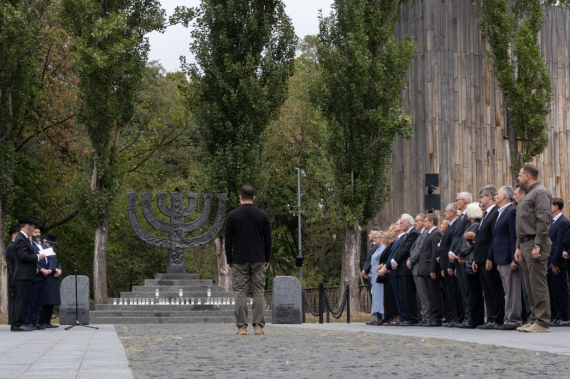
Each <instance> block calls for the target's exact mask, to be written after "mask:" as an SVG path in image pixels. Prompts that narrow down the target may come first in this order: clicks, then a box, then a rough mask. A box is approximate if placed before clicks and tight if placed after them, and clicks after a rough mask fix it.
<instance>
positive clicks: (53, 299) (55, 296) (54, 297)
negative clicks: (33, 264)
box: [39, 233, 62, 328]
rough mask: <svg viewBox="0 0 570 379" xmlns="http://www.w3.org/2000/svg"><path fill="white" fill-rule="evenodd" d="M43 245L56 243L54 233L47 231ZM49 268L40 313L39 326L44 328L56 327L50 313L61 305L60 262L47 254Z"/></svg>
mask: <svg viewBox="0 0 570 379" xmlns="http://www.w3.org/2000/svg"><path fill="white" fill-rule="evenodd" d="M44 243H45V245H46V246H47V247H48V248H50V247H53V245H57V241H56V235H55V234H54V233H48V234H47V235H46V238H45V239H44ZM48 264H49V270H51V273H50V274H49V275H48V276H46V287H47V288H46V292H45V295H44V301H43V305H42V311H41V313H40V322H39V324H40V325H41V326H44V327H45V328H57V327H58V326H59V325H52V324H51V315H52V314H53V307H54V306H56V305H61V297H60V294H59V277H60V276H61V273H62V271H61V263H60V262H59V260H58V259H57V257H56V256H55V255H51V256H48Z"/></svg>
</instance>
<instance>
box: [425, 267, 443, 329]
mask: <svg viewBox="0 0 570 379" xmlns="http://www.w3.org/2000/svg"><path fill="white" fill-rule="evenodd" d="M421 278H422V279H423V281H424V283H425V284H424V285H425V287H426V288H427V294H428V303H429V316H430V320H431V321H436V322H441V319H442V318H443V303H442V301H441V297H440V296H439V280H438V279H435V280H434V279H432V278H431V277H429V276H422V277H421Z"/></svg>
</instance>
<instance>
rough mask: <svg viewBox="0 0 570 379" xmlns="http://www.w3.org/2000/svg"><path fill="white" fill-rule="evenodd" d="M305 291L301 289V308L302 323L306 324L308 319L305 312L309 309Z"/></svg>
mask: <svg viewBox="0 0 570 379" xmlns="http://www.w3.org/2000/svg"><path fill="white" fill-rule="evenodd" d="M305 296H306V295H305V293H304V292H303V290H301V309H302V316H301V318H302V321H301V322H302V323H303V324H304V323H305V322H307V320H306V319H305V312H306V311H307V310H306V309H305Z"/></svg>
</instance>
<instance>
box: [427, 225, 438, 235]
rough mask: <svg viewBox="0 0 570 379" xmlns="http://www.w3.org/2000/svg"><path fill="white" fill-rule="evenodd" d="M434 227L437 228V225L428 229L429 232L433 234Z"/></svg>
mask: <svg viewBox="0 0 570 379" xmlns="http://www.w3.org/2000/svg"><path fill="white" fill-rule="evenodd" d="M434 229H437V226H434V227H433V228H431V229H430V230H428V233H429V234H431V232H433V230H434Z"/></svg>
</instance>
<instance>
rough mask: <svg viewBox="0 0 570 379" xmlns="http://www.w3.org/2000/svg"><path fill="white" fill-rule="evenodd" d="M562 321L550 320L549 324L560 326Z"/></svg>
mask: <svg viewBox="0 0 570 379" xmlns="http://www.w3.org/2000/svg"><path fill="white" fill-rule="evenodd" d="M561 325H562V323H561V322H560V320H552V321H550V326H561Z"/></svg>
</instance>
